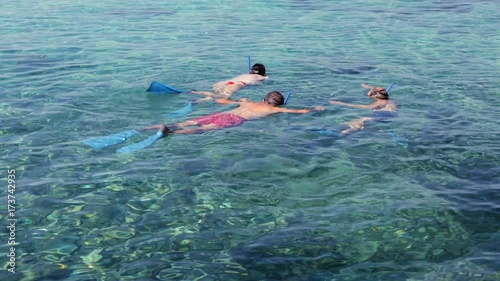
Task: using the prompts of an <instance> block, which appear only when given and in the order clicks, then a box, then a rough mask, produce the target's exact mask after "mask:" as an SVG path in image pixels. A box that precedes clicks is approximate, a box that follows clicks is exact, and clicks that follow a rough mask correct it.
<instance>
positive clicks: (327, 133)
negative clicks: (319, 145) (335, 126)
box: [307, 129, 342, 137]
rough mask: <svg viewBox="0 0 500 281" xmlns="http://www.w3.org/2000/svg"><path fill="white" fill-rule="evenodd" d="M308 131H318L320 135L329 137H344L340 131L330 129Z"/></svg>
mask: <svg viewBox="0 0 500 281" xmlns="http://www.w3.org/2000/svg"><path fill="white" fill-rule="evenodd" d="M307 131H311V132H316V133H318V134H320V135H324V136H328V137H342V134H341V133H340V132H338V131H335V130H330V129H307Z"/></svg>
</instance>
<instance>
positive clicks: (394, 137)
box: [387, 129, 408, 147]
mask: <svg viewBox="0 0 500 281" xmlns="http://www.w3.org/2000/svg"><path fill="white" fill-rule="evenodd" d="M387 133H388V134H389V135H390V136H391V137H392V140H393V141H394V142H395V143H397V144H399V145H401V146H404V147H407V146H408V140H407V139H404V138H401V137H398V135H396V133H394V131H393V130H390V129H389V130H387Z"/></svg>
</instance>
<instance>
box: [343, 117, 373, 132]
mask: <svg viewBox="0 0 500 281" xmlns="http://www.w3.org/2000/svg"><path fill="white" fill-rule="evenodd" d="M371 120H373V118H372V117H362V118H358V119H354V120H351V121H349V122H345V123H342V124H345V125H348V126H349V129H345V130H343V131H342V132H341V133H342V134H343V135H347V134H349V133H352V132H355V131H358V130H361V129H363V128H364V127H365V122H366V121H371Z"/></svg>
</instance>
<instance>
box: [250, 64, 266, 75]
mask: <svg viewBox="0 0 500 281" xmlns="http://www.w3.org/2000/svg"><path fill="white" fill-rule="evenodd" d="M250 74H259V75H262V76H266V67H265V66H264V65H263V64H262V63H256V64H254V65H253V66H252V69H251V70H250Z"/></svg>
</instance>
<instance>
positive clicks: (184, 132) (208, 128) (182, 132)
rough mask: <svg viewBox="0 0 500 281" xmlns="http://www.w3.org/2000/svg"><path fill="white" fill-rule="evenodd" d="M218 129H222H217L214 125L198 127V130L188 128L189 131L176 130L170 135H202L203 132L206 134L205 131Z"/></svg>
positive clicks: (184, 129)
mask: <svg viewBox="0 0 500 281" xmlns="http://www.w3.org/2000/svg"><path fill="white" fill-rule="evenodd" d="M218 129H222V128H220V127H218V126H217V125H215V124H208V125H203V126H200V127H198V128H190V129H187V128H183V129H178V130H175V131H173V132H172V133H174V134H198V133H203V132H206V131H210V130H218Z"/></svg>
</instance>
